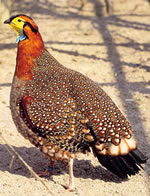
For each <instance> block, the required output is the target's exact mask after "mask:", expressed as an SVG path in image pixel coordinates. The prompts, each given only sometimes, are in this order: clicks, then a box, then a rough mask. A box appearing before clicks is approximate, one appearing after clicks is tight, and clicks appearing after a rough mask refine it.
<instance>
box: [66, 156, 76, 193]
mask: <svg viewBox="0 0 150 196" xmlns="http://www.w3.org/2000/svg"><path fill="white" fill-rule="evenodd" d="M68 168H69V186H67V187H66V189H67V190H68V191H74V189H75V186H74V176H73V159H70V160H69V162H68Z"/></svg>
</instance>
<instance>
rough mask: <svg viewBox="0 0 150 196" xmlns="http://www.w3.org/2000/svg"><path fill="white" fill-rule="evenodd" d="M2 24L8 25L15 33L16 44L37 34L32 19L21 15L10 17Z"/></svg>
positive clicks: (36, 28) (36, 27)
mask: <svg viewBox="0 0 150 196" xmlns="http://www.w3.org/2000/svg"><path fill="white" fill-rule="evenodd" d="M4 23H5V24H9V25H10V26H11V27H12V28H13V29H14V30H15V31H16V32H17V39H16V42H17V43H18V42H19V41H22V40H25V39H26V38H28V39H30V37H31V36H33V34H36V33H37V32H38V26H37V25H36V24H35V22H34V21H33V20H32V18H31V17H29V16H26V15H23V14H19V15H15V16H12V17H10V18H9V19H8V20H5V21H4Z"/></svg>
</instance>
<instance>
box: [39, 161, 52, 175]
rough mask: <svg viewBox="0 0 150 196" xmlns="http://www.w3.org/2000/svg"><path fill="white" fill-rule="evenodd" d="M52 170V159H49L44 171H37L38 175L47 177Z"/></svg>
mask: <svg viewBox="0 0 150 196" xmlns="http://www.w3.org/2000/svg"><path fill="white" fill-rule="evenodd" d="M52 170H53V161H52V160H50V163H49V166H48V168H47V169H46V170H45V171H42V172H39V173H38V175H39V177H49V176H50V175H51V172H52Z"/></svg>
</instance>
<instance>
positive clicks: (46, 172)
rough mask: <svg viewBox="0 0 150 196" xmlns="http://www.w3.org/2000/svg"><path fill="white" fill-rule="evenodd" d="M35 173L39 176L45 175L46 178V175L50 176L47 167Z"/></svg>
mask: <svg viewBox="0 0 150 196" xmlns="http://www.w3.org/2000/svg"><path fill="white" fill-rule="evenodd" d="M37 175H38V176H39V177H45V178H46V177H50V176H51V172H50V171H49V170H48V169H46V170H45V171H41V172H38V173H37Z"/></svg>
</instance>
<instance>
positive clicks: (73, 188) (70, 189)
mask: <svg viewBox="0 0 150 196" xmlns="http://www.w3.org/2000/svg"><path fill="white" fill-rule="evenodd" d="M64 187H65V189H66V190H65V191H69V192H74V191H75V186H67V185H66V186H64Z"/></svg>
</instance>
